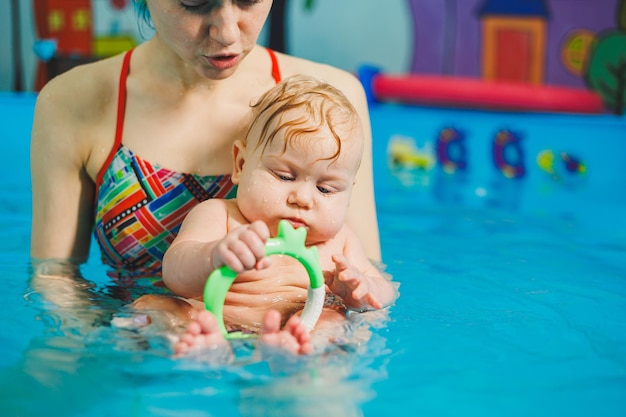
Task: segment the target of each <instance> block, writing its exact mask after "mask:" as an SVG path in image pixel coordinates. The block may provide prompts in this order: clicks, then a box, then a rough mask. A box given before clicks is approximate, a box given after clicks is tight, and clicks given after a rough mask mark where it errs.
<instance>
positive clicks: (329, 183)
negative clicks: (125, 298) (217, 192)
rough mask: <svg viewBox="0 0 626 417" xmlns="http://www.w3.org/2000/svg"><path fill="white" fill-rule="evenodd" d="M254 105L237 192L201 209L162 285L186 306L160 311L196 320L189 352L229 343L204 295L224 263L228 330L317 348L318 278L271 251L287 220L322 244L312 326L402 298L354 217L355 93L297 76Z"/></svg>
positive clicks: (240, 147)
mask: <svg viewBox="0 0 626 417" xmlns="http://www.w3.org/2000/svg"><path fill="white" fill-rule="evenodd" d="M252 112H253V116H254V121H253V123H252V125H251V127H250V129H249V131H248V133H247V135H246V137H245V139H244V140H237V141H235V143H234V145H233V150H232V156H233V165H234V168H233V173H232V181H233V183H235V184H237V185H238V189H237V196H236V198H235V199H232V200H222V199H210V200H206V201H204V202H202V203H200V204H199V205H198V206H197V207H195V208H194V209H193V210H192V211H191V212H190V213H189V214H188V215H187V217H186V218H185V220H184V222H183V224H182V227H181V229H180V232H179V234H178V236H177V237H176V239H175V240H174V242H173V243H172V245H171V246H170V248H169V250H168V251H167V252H166V254H165V257H164V259H163V281H164V282H165V284H166V285H167V286H168V288H169V289H170V290H171V291H172V292H173V293H174V294H176V295H178V296H181V297H184V298H185V299H186V301H183V300H181V299H170V301H165V300H162V301H163V302H164V303H165V304H164V305H163V306H162V308H164V309H165V310H169V311H172V312H175V313H176V314H179V315H180V312H181V310H182V311H184V314H183V316H184V317H188V318H190V321H191V322H190V323H189V325H188V327H187V331H186V332H185V334H184V335H183V336H182V337H181V338H180V340H179V341H178V342H177V343H176V344H175V345H174V350H175V353H176V354H179V355H181V354H185V353H187V352H189V351H190V350H193V349H196V348H202V347H208V346H213V345H215V344H219V343H221V342H222V335H221V334H220V332H219V330H218V327H217V324H216V322H215V318H214V317H213V316H212V315H211V314H210V313H209V312H207V311H204V310H203V307H202V303H201V301H200V300H201V298H202V294H203V289H204V286H205V283H206V280H207V277H208V276H209V275H210V273H211V272H212V271H213V270H214V269H216V268H219V267H221V266H223V265H228V266H229V267H230V268H232V269H233V270H234V271H235V272H237V273H238V276H237V278H236V280H235V281H234V282H233V284H232V286H231V287H230V290H229V291H228V294H227V296H226V300H225V303H224V309H223V315H224V321H225V323H226V325H227V327H228V328H230V329H238V330H244V331H250V332H260V341H261V343H265V344H267V345H269V346H276V347H280V348H281V349H283V350H286V351H289V352H292V353H294V354H305V353H309V352H311V350H312V345H311V337H310V334H309V332H308V331H307V330H306V329H305V328H304V326H303V324H302V323H301V322H300V320H299V317H298V314H299V313H300V312H301V310H302V308H303V307H304V303H305V301H306V297H307V288H308V286H309V278H308V275H307V273H306V271H305V270H304V268H303V267H302V265H300V264H299V263H298V261H296V260H294V259H293V258H291V257H289V256H283V255H273V256H271V257H267V256H265V250H264V245H265V242H266V241H267V239H268V238H269V237H270V236H275V235H276V233H277V227H278V223H279V222H280V221H281V220H287V221H289V222H290V223H291V225H292V226H293V227H295V228H298V227H304V228H306V230H307V235H306V242H305V245H306V246H307V247H308V246H316V247H317V249H318V253H319V259H320V263H321V267H322V270H323V272H324V278H325V282H326V286H327V290H328V294H327V303H326V305H325V307H324V309H323V311H322V314H321V316H320V319H319V321H318V324H317V326H316V328H315V329H314V331H317V330H318V329H319V328H321V327H324V326H330V325H333V323H337V322H341V321H343V320H345V314H346V311H347V309H353V310H358V311H363V310H369V309H381V308H383V307H385V306H388V305H390V304H392V303H393V302H394V301H395V298H396V291H395V289H394V287H393V286H392V285H391V283H390V282H389V281H388V280H387V279H386V278H384V277H383V276H382V274H381V273H380V272H379V270H378V269H377V268H376V267H375V266H374V265H373V264H372V263H371V262H370V261H369V259H368V258H367V256H366V255H365V253H364V251H363V248H362V246H361V243H360V242H359V240H358V239H357V238H356V236H355V234H354V233H353V231H352V230H350V229H349V228H348V226H347V225H346V224H345V217H346V211H347V208H348V205H349V203H350V196H351V193H352V188H353V186H354V182H355V177H356V173H357V170H358V168H359V165H360V161H361V156H362V153H363V146H364V138H363V130H362V124H361V120H360V119H359V117H358V115H357V112H356V110H355V109H354V108H353V106H352V105H351V104H350V102H349V101H348V99H347V98H346V97H345V96H344V95H343V94H342V93H341V92H340V91H339V90H337V89H336V88H334V87H332V86H331V85H329V84H327V83H325V82H322V81H319V80H317V79H314V78H310V77H305V76H294V77H290V78H288V79H286V80H284V81H283V82H282V83H280V84H278V85H277V86H276V87H274V88H273V89H271V90H269V91H268V92H267V93H265V94H264V95H263V96H262V97H261V98H260V100H259V101H258V102H257V103H256V104H255V105H253V107H252ZM363 227H367V225H363ZM140 301H141V300H140ZM151 301H152V302H153V301H154V300H151ZM168 303H169V306H168ZM172 303H173V304H172ZM136 304H137V303H136ZM192 306H193V307H192ZM196 307H197V309H196ZM282 326H284V327H282ZM281 327H282V330H281Z"/></svg>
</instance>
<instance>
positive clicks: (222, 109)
mask: <svg viewBox="0 0 626 417" xmlns="http://www.w3.org/2000/svg"><path fill="white" fill-rule="evenodd" d="M139 2H140V3H139V4H138V7H139V11H140V13H146V14H147V13H149V16H150V20H151V22H152V24H153V26H154V29H155V35H154V37H153V38H152V39H150V40H148V41H146V42H145V43H143V44H141V45H140V46H138V47H137V48H136V49H135V50H134V51H132V54H131V53H128V54H125V55H120V56H116V57H112V58H110V59H105V60H102V61H99V62H96V63H93V64H89V65H85V66H81V67H77V68H74V69H73V70H71V71H69V72H67V73H64V74H62V75H60V76H58V77H57V78H55V79H54V80H52V81H51V82H49V83H48V84H47V85H46V86H45V87H44V89H43V90H42V91H41V93H40V95H39V97H38V100H37V105H36V110H35V120H34V124H33V131H32V145H31V166H32V168H31V170H32V188H33V222H32V242H31V256H32V258H33V259H34V260H35V261H37V260H42V259H45V260H52V259H54V260H63V261H67V263H66V264H65V265H79V264H80V263H82V262H84V261H85V260H86V259H87V256H88V254H89V243H90V241H91V233H92V232H94V233H95V237H96V240H97V242H98V243H99V245H100V248H101V252H102V256H103V260H104V262H105V263H106V264H108V266H110V270H111V273H110V275H111V276H112V277H113V278H114V279H115V280H117V281H118V282H121V283H135V282H136V281H137V280H138V279H140V278H142V277H160V274H161V260H162V256H163V254H164V252H165V250H166V249H167V247H168V246H169V244H170V243H171V241H172V240H173V238H174V237H175V235H176V233H177V231H178V229H179V227H180V223H181V222H182V220H183V218H184V216H185V214H186V213H187V212H188V211H189V210H190V209H191V208H192V207H193V206H195V205H196V204H197V203H199V202H200V201H201V200H205V199H207V198H211V197H222V198H223V197H230V196H232V195H234V186H233V185H232V183H231V182H230V177H229V175H226V173H230V172H231V171H232V158H231V156H230V152H231V148H232V144H233V142H234V141H235V140H237V139H240V138H241V137H242V135H244V134H245V132H246V130H247V128H248V126H249V124H250V122H251V120H249V114H250V112H249V109H250V104H251V103H252V102H253V101H255V99H256V98H258V97H259V96H261V95H262V94H263V93H264V92H265V91H266V90H268V89H269V88H270V87H272V86H273V85H275V84H276V83H277V82H278V81H279V80H280V79H282V78H286V77H289V76H291V75H294V74H308V75H311V76H314V77H317V78H321V79H324V80H326V81H327V82H329V83H330V84H332V85H334V86H335V87H337V88H338V89H340V90H341V91H342V92H343V93H344V94H345V95H346V96H347V97H348V98H349V99H350V100H351V102H352V103H353V104H354V106H355V107H356V109H357V111H358V112H359V115H360V117H361V119H362V120H363V125H364V126H363V128H364V130H365V132H366V142H367V145H366V149H365V152H364V158H363V161H362V164H361V168H360V170H359V175H358V178H357V184H356V186H355V188H354V193H353V197H352V200H351V205H350V210H349V213H348V222H349V224H351V225H352V227H353V228H354V229H355V230H357V231H358V233H359V238H360V239H361V240H362V242H363V243H364V246H365V250H366V253H367V255H368V257H370V258H371V259H373V260H375V261H378V260H380V246H379V239H378V228H377V222H376V212H375V206H374V192H373V179H372V177H373V173H372V164H371V133H370V126H369V116H368V112H367V105H366V101H365V95H364V92H363V89H362V87H361V85H360V83H359V81H358V80H357V79H356V78H355V77H353V76H352V75H351V74H349V73H347V72H344V71H341V70H339V69H336V68H333V67H330V66H327V65H322V64H318V63H314V62H310V61H307V60H304V59H300V58H296V57H291V56H288V55H284V54H279V53H273V52H272V51H268V50H267V49H265V48H263V47H261V46H259V45H257V39H258V36H259V33H260V32H261V28H262V26H263V24H264V23H265V21H266V19H267V16H268V14H269V12H270V8H271V6H272V1H271V0H246V1H234V0H230V1H229V0H226V1H217V0H139ZM38 264H39V265H46V266H47V267H45V268H44V267H40V268H39V269H38V270H37V269H36V270H35V276H36V277H37V276H39V278H50V277H55V278H58V277H59V275H61V276H62V275H64V274H65V273H64V272H62V271H60V269H59V268H57V267H54V266H53V267H52V268H50V265H55V263H51V262H45V263H41V262H38Z"/></svg>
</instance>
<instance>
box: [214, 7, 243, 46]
mask: <svg viewBox="0 0 626 417" xmlns="http://www.w3.org/2000/svg"><path fill="white" fill-rule="evenodd" d="M239 17H240V10H239V8H238V7H237V6H236V5H234V4H233V2H230V1H224V2H222V4H221V5H220V6H218V7H216V8H215V9H214V10H213V11H212V12H211V21H210V22H209V25H210V26H209V36H210V37H211V39H212V40H214V41H216V42H218V43H219V44H220V45H223V46H229V45H233V44H234V43H236V42H237V41H238V40H239Z"/></svg>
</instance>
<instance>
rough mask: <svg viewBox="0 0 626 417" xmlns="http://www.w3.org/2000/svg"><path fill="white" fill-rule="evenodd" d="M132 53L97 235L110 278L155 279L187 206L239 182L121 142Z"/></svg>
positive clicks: (100, 194)
mask: <svg viewBox="0 0 626 417" xmlns="http://www.w3.org/2000/svg"><path fill="white" fill-rule="evenodd" d="M268 53H269V55H270V58H271V61H272V76H273V77H274V80H275V81H276V82H277V83H278V82H279V81H280V78H281V77H280V70H279V67H278V61H277V60H276V56H275V55H274V53H273V51H271V50H269V49H268ZM131 56H132V50H131V51H128V52H127V53H126V55H125V57H124V62H123V64H122V72H121V74H120V84H119V97H118V108H117V125H116V133H115V143H114V145H113V148H112V149H111V153H110V154H109V156H108V158H107V160H106V162H105V163H104V165H103V166H102V168H101V169H100V172H99V173H98V177H97V179H96V193H97V197H96V212H95V220H96V221H95V230H94V236H95V239H96V241H97V242H98V245H99V246H100V251H101V253H102V261H103V262H104V263H105V264H106V265H108V266H109V267H110V270H109V271H108V272H107V273H108V275H109V276H110V277H111V278H113V279H114V280H116V281H117V282H119V283H123V284H132V283H134V282H135V281H136V280H138V279H139V278H152V279H151V281H152V282H154V283H157V282H160V276H161V261H162V259H163V255H164V254H165V251H166V250H167V248H168V247H169V245H170V244H171V243H172V241H173V240H174V238H175V237H176V234H177V233H178V231H179V230H180V225H181V223H182V221H183V219H184V218H185V216H186V215H187V213H188V212H189V210H191V209H192V208H193V207H194V206H195V205H196V204H198V203H199V202H201V201H203V200H206V199H209V198H231V197H234V196H235V192H236V187H235V185H234V184H233V183H232V182H231V180H230V175H217V176H199V175H193V174H185V173H180V172H175V171H171V170H168V169H165V168H160V167H158V166H156V165H152V164H150V162H148V161H146V160H143V159H141V158H140V157H139V156H137V155H135V154H134V153H133V152H132V151H131V150H130V149H128V148H127V147H126V146H124V145H123V143H122V131H123V128H124V111H125V107H126V78H127V77H128V73H129V71H130V58H131Z"/></svg>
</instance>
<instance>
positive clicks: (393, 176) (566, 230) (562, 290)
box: [0, 95, 626, 417]
mask: <svg viewBox="0 0 626 417" xmlns="http://www.w3.org/2000/svg"><path fill="white" fill-rule="evenodd" d="M32 99H33V97H30V96H27V97H24V96H12V95H9V96H0V107H2V108H3V111H2V112H0V121H1V122H2V125H3V126H4V128H3V129H2V130H1V131H0V137H1V138H2V139H3V141H2V142H3V143H4V144H5V157H4V164H5V165H4V166H5V168H6V171H5V172H6V173H7V175H5V181H4V184H5V185H4V186H3V188H2V191H1V192H0V226H1V228H0V230H2V232H1V233H2V236H3V239H2V240H1V241H0V249H1V250H0V271H1V272H2V275H3V282H4V284H5V288H4V291H3V296H2V303H3V308H2V310H1V312H0V323H2V326H1V327H0V329H1V330H0V399H1V400H0V415H3V416H44V415H46V416H47V415H63V416H87V417H89V416H94V417H95V416H97V417H100V416H118V415H119V416H238V415H241V416H320V415H324V416H363V415H364V416H405V415H415V416H418V415H424V416H502V415H506V416H555V415H568V416H581V417H582V416H590V415H593V416H607V417H609V416H610V417H613V416H623V415H626V395H625V394H626V243H625V242H626V227H625V224H626V220H625V217H626V216H624V213H626V210H624V208H626V193H624V192H623V190H624V188H620V187H622V186H624V184H625V181H624V179H625V178H626V175H624V173H623V172H622V173H619V172H615V170H614V169H613V167H615V166H619V162H620V161H621V159H623V158H624V155H626V150H625V149H626V142H624V141H623V140H622V143H621V144H619V143H618V142H616V140H615V138H614V137H613V136H614V134H613V133H611V132H614V131H615V129H617V131H621V132H623V130H620V129H622V128H623V125H622V124H619V123H622V122H621V121H618V125H617V128H616V127H615V125H614V121H613V119H609V120H610V121H609V122H607V123H605V124H603V123H602V122H600V123H598V121H597V119H595V118H593V119H590V123H592V126H593V127H590V126H589V123H587V124H585V123H582V122H581V120H583V122H584V120H585V118H584V117H583V118H581V119H579V118H575V117H573V116H572V117H573V118H570V117H569V116H563V117H562V118H557V119H556V121H551V120H546V117H545V116H533V115H528V116H520V115H510V116H507V115H490V114H483V113H480V112H478V113H473V112H469V113H468V112H458V113H454V112H452V113H450V112H447V111H443V110H438V109H422V110H421V111H420V112H416V111H414V110H412V109H406V108H400V109H395V108H394V109H380V110H376V109H373V111H372V121H373V128H374V135H375V146H374V154H375V169H376V196H377V203H378V209H379V223H380V230H381V239H382V246H383V257H384V261H385V263H386V271H387V272H388V273H389V274H390V275H391V276H392V277H393V279H394V281H397V282H399V283H400V285H401V286H400V293H401V297H400V298H399V300H398V302H397V304H396V305H395V306H393V307H392V308H391V309H390V312H389V319H388V320H381V319H380V318H378V316H375V317H368V316H364V317H357V318H355V319H353V320H354V321H355V322H358V321H359V320H363V321H365V322H366V323H369V324H370V325H371V328H370V331H371V336H370V337H369V338H368V340H367V341H365V342H363V343H361V344H360V345H355V347H353V349H352V350H350V349H348V350H347V351H344V350H342V351H336V352H331V353H330V354H327V355H323V356H319V357H313V358H308V359H306V360H304V361H301V362H296V363H287V362H285V363H283V364H282V365H281V366H279V367H275V366H274V367H270V366H269V365H268V364H267V363H265V362H254V361H248V362H243V361H241V362H238V363H236V364H234V365H231V366H218V367H216V366H212V365H210V364H207V363H204V362H202V361H198V360H174V359H172V358H171V357H170V356H169V352H168V349H167V343H166V341H165V340H163V339H161V338H159V337H153V338H145V337H141V336H140V335H138V334H136V333H132V332H124V331H120V330H116V329H113V328H112V327H110V326H107V325H106V324H103V325H102V326H101V327H100V328H99V329H98V330H95V331H91V332H90V333H88V334H84V333H81V332H80V331H79V329H78V328H76V329H75V331H74V332H72V331H67V329H68V328H69V329H72V324H71V320H70V319H68V316H67V315H65V314H64V311H63V310H62V309H60V310H59V309H56V310H55V309H52V310H51V309H50V308H49V306H46V305H45V304H44V303H43V301H42V300H41V298H40V297H39V296H38V294H37V293H36V292H34V291H33V290H32V289H30V288H29V287H28V245H29V235H30V182H29V173H28V142H29V131H30V123H31V121H32V105H33V100H32ZM405 112H407V113H405ZM507 117H510V119H506V118H507ZM422 118H423V120H422ZM437 118H438V119H437ZM450 120H454V121H455V123H457V124H458V125H459V126H463V128H465V129H470V130H471V131H470V132H469V133H470V136H471V134H472V132H474V131H473V130H472V129H478V130H476V131H475V132H478V133H474V135H475V136H480V132H483V133H484V135H483V136H488V135H489V134H491V126H492V125H494V126H495V125H498V126H507V125H508V126H511V125H513V124H515V125H516V126H529V128H528V129H529V130H525V131H524V132H523V133H525V134H526V135H527V138H528V139H527V140H528V143H529V146H530V148H529V149H528V150H527V152H528V154H529V155H531V154H532V153H536V151H538V150H539V149H541V148H542V146H540V145H538V143H544V142H545V143H550V140H552V139H550V140H548V138H544V139H545V140H543V139H542V138H541V137H537V138H536V136H537V135H536V134H534V133H532V132H533V130H532V129H535V130H537V131H538V132H541V131H542V130H541V129H540V127H541V126H548V125H549V126H551V127H550V129H552V131H560V130H559V129H558V125H559V124H561V125H562V126H565V128H564V129H565V133H567V134H564V135H563V136H560V137H561V138H563V137H565V139H568V140H570V139H571V137H572V134H573V133H571V132H572V131H580V133H579V134H578V135H574V136H576V137H575V138H574V139H573V142H572V141H570V142H563V140H564V139H561V141H560V142H554V143H550V144H549V146H552V147H559V146H566V145H564V144H563V143H565V144H567V143H572V144H573V146H574V147H575V148H576V149H575V150H576V151H577V152H578V153H581V152H582V154H583V156H584V157H586V158H585V161H586V162H587V164H588V166H589V171H588V175H587V176H586V177H585V178H584V179H580V180H574V181H572V182H568V183H567V184H565V183H563V182H562V181H560V182H559V181H555V180H554V179H553V178H550V177H549V176H542V175H541V173H540V172H539V171H538V170H537V169H534V170H533V169H530V166H531V164H530V162H529V173H528V176H527V177H526V178H524V179H523V180H520V181H511V180H509V179H503V178H502V176H499V173H498V172H497V170H494V169H493V166H492V165H490V162H489V158H488V156H485V155H483V154H480V155H477V156H476V158H478V159H479V160H478V161H474V159H472V162H473V166H474V167H477V166H480V167H481V168H480V169H478V168H473V169H472V170H470V171H468V172H467V173H466V175H464V176H460V175H448V174H445V173H442V172H440V171H438V170H437V169H436V168H434V169H432V170H429V171H419V170H415V169H402V168H401V167H400V168H399V167H396V166H390V165H389V161H388V158H387V142H388V140H389V138H390V136H392V135H393V134H396V133H398V132H399V133H401V134H403V135H413V136H414V137H415V138H416V141H420V140H425V139H424V138H427V137H430V136H431V133H429V131H428V129H431V130H435V131H436V130H437V129H438V126H441V125H445V124H446V123H448V122H449V121H450ZM573 121H575V122H576V123H577V124H578V125H577V126H576V127H575V128H569V127H568V126H570V125H572V124H573ZM580 123H582V126H583V127H580V126H581V125H580ZM606 124H610V125H611V126H610V127H608V128H607V127H606V126H605V125H606ZM481 126H482V127H481ZM537 126H539V128H538V127H537ZM598 126H600V127H598ZM496 128H497V126H496V127H494V129H496ZM420 129H427V130H420ZM481 129H482V130H481ZM567 129H570V130H569V131H568V130H567ZM585 129H586V130H585ZM602 129H606V131H607V132H608V133H607V134H606V135H604V136H609V135H611V134H612V135H613V136H611V137H609V138H608V139H607V140H606V143H605V142H603V141H602V136H603V135H600V136H598V131H600V132H602ZM568 132H569V133H568ZM591 136H593V137H594V138H596V139H595V140H594V142H593V143H589V144H588V145H589V148H590V150H589V152H586V151H585V148H584V147H583V146H582V145H580V144H579V142H580V141H582V140H583V139H580V140H579V139H578V137H583V138H584V137H591ZM471 137H474V136H471ZM553 137H554V135H552V136H550V138H553ZM622 139H623V137H622ZM484 140H485V141H487V140H488V139H484ZM469 143H470V144H475V148H474V147H473V148H472V149H487V148H488V145H485V144H482V143H480V139H475V140H472V142H469ZM616 143H617V145H616ZM473 146H474V145H473ZM615 147H617V149H616V148H615ZM598 149H600V150H602V149H604V151H603V152H601V151H600V150H598ZM607 149H611V151H610V152H608V151H606V150H607ZM478 153H479V152H478V151H477V152H476V154H478ZM603 155H604V156H603ZM620 155H621V156H620ZM620 158H621V159H620ZM481 161H482V162H481ZM596 161H599V162H596ZM477 164H479V165H477ZM598 164H600V165H601V167H600V168H595V167H597V166H599V165H598ZM607 167H609V168H611V169H609V168H607ZM59 192H62V190H59ZM82 272H83V275H84V276H85V277H87V278H88V279H89V280H91V281H92V282H93V283H94V285H95V288H94V292H93V294H94V299H95V300H97V301H102V304H101V305H100V306H98V307H93V308H92V311H93V309H98V310H102V311H110V312H113V311H116V310H118V309H119V308H120V306H121V304H119V305H118V304H115V303H114V302H110V301H106V300H109V298H107V297H106V295H107V294H111V293H112V292H114V291H116V289H115V288H113V287H112V286H111V283H110V282H109V281H108V279H107V278H106V277H105V276H104V270H103V268H102V266H101V265H100V264H99V261H98V256H97V253H96V252H95V248H94V251H93V256H92V257H91V260H90V262H89V263H88V264H87V265H85V266H84V268H83V271H82ZM89 312H90V310H89V309H85V310H84V311H83V313H84V314H89ZM62 324H63V325H64V326H62ZM62 327H63V328H64V329H65V330H64V331H61V330H60V329H61V328H62Z"/></svg>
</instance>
